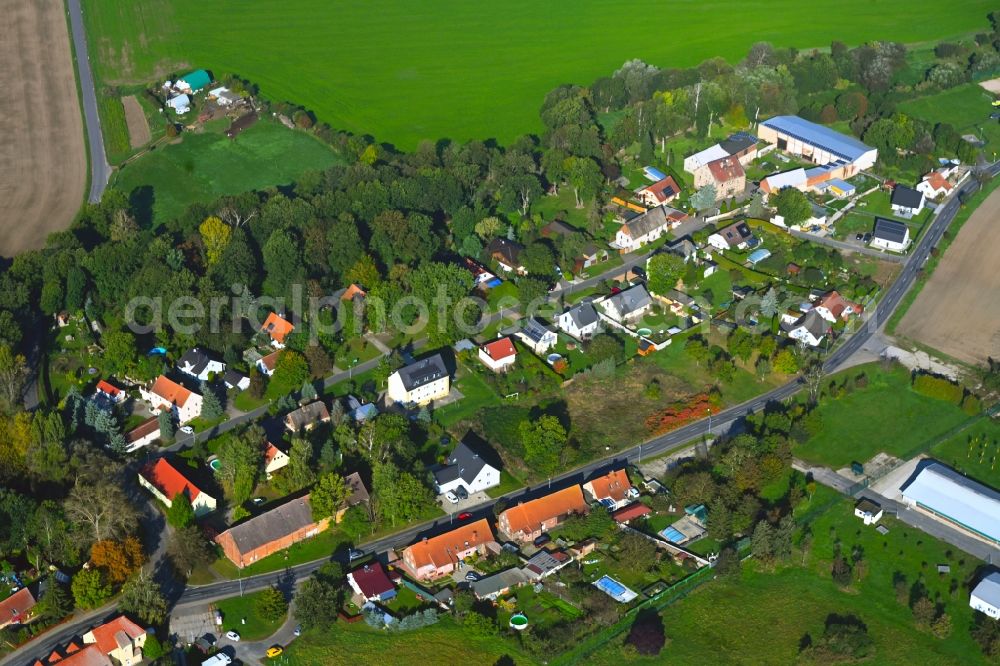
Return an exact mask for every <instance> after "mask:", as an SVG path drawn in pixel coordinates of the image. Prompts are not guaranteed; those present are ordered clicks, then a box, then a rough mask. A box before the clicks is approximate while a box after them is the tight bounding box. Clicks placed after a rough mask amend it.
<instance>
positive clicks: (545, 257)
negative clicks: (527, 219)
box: [521, 241, 556, 276]
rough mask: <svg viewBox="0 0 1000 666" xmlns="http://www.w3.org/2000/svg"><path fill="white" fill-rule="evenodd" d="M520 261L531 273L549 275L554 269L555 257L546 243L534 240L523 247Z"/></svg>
mask: <svg viewBox="0 0 1000 666" xmlns="http://www.w3.org/2000/svg"><path fill="white" fill-rule="evenodd" d="M521 263H522V264H523V265H524V267H525V269H527V271H528V273H530V274H531V275H542V276H549V275H552V272H553V271H554V270H555V265H556V259H555V256H554V255H553V254H552V248H550V247H549V246H548V244H547V243H543V242H542V241H535V242H534V243H531V244H529V245H528V246H527V247H526V248H524V252H522V253H521Z"/></svg>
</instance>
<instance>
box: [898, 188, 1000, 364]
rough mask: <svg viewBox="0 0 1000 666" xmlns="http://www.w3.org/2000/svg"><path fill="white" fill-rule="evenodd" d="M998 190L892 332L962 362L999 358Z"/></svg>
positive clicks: (975, 214) (968, 224)
mask: <svg viewBox="0 0 1000 666" xmlns="http://www.w3.org/2000/svg"><path fill="white" fill-rule="evenodd" d="M998 225H1000V190H995V191H994V192H993V194H991V195H990V196H989V197H988V198H987V199H986V201H984V202H983V204H982V205H981V206H979V208H977V209H976V210H975V212H973V214H972V216H971V217H970V218H969V220H968V221H967V222H966V223H965V224H964V225H963V226H962V230H961V231H960V232H959V234H958V237H957V238H955V240H954V242H953V243H952V244H951V246H950V247H949V248H948V250H947V252H945V254H944V257H942V258H941V262H940V263H939V264H938V266H937V268H936V269H935V270H934V274H933V275H931V278H930V280H928V281H927V284H926V285H925V286H924V288H923V290H922V291H921V292H920V295H919V296H917V300H916V302H914V304H913V305H912V306H911V307H910V309H909V310H908V311H907V312H906V315H905V316H904V317H903V320H902V321H901V322H900V324H899V327H898V328H897V329H896V331H897V332H898V333H899V334H900V335H904V336H906V337H909V338H912V339H914V340H917V341H918V342H922V343H924V344H925V345H929V346H931V347H933V348H934V349H939V350H941V351H942V352H944V353H945V354H948V355H949V356H952V357H954V358H957V359H958V360H960V361H965V362H967V363H985V362H986V359H987V357H990V356H992V357H993V358H998V357H1000V297H998V296H997V294H998V293H1000V271H998V270H997V266H998V265H1000V243H998V242H997V237H996V235H997V226H998Z"/></svg>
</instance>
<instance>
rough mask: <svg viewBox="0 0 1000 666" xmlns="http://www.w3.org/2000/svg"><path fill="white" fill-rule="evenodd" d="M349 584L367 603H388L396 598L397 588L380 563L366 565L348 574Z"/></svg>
mask: <svg viewBox="0 0 1000 666" xmlns="http://www.w3.org/2000/svg"><path fill="white" fill-rule="evenodd" d="M347 584H348V585H350V586H351V589H352V590H354V593H355V594H357V595H358V596H360V597H362V598H364V600H365V601H388V600H389V599H392V598H393V597H395V596H396V586H395V585H393V583H392V581H391V580H389V576H388V575H387V574H386V573H385V569H383V568H382V565H381V564H380V563H379V562H372V563H370V564H366V565H364V566H363V567H361V568H359V569H355V570H354V571H352V572H351V573H349V574H347Z"/></svg>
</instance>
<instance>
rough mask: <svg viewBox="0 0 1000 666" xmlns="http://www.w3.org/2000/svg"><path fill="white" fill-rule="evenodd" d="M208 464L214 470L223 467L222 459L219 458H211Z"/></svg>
mask: <svg viewBox="0 0 1000 666" xmlns="http://www.w3.org/2000/svg"><path fill="white" fill-rule="evenodd" d="M208 466H209V467H211V468H212V471H213V472H218V471H219V470H220V469H222V461H221V460H219V459H218V458H212V459H211V460H209V461H208Z"/></svg>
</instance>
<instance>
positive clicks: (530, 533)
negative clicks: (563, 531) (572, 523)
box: [497, 485, 589, 543]
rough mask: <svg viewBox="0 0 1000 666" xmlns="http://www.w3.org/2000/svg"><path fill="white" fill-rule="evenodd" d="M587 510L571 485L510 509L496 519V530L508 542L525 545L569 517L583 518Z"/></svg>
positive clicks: (578, 489)
mask: <svg viewBox="0 0 1000 666" xmlns="http://www.w3.org/2000/svg"><path fill="white" fill-rule="evenodd" d="M588 508H589V507H588V506H587V502H586V501H585V500H584V498H583V492H582V491H581V490H580V486H578V485H572V486H570V487H568V488H563V489H562V490H559V491H557V492H554V493H551V494H549V495H545V496H544V497H539V498H538V499H534V500H531V501H529V502H522V503H521V504H518V505H517V506H512V507H511V508H509V509H507V510H506V511H504V512H503V513H501V514H500V515H499V516H498V518H497V527H498V528H499V530H500V533H501V534H502V535H504V536H505V537H507V538H508V539H510V540H511V541H519V542H521V543H527V542H529V541H532V540H534V539H536V538H538V537H540V536H541V535H542V534H543V533H545V532H548V531H549V530H551V529H554V528H556V527H558V526H559V525H561V524H562V523H563V521H565V520H566V519H567V518H569V517H570V516H582V515H585V514H586V513H587V511H588Z"/></svg>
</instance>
